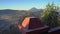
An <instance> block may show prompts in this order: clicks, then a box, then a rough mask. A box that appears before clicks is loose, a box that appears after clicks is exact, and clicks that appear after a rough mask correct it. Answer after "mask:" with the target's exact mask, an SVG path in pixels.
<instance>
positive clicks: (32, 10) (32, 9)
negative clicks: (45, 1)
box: [29, 7, 38, 12]
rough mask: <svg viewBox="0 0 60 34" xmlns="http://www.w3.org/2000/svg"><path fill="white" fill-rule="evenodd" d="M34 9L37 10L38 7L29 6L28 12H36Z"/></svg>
mask: <svg viewBox="0 0 60 34" xmlns="http://www.w3.org/2000/svg"><path fill="white" fill-rule="evenodd" d="M36 11H38V9H37V8H35V7H33V8H31V9H30V10H29V12H36Z"/></svg>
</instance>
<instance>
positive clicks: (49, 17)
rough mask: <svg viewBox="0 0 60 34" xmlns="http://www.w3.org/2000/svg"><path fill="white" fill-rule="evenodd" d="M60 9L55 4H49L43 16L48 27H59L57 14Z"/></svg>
mask: <svg viewBox="0 0 60 34" xmlns="http://www.w3.org/2000/svg"><path fill="white" fill-rule="evenodd" d="M57 10H58V7H57V6H55V4H54V3H52V4H50V3H48V4H47V5H46V8H45V10H44V12H43V13H42V15H41V19H42V22H43V23H44V24H46V25H48V26H51V27H55V26H57V17H58V13H57Z"/></svg>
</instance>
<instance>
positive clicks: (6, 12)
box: [0, 9, 18, 15]
mask: <svg viewBox="0 0 60 34" xmlns="http://www.w3.org/2000/svg"><path fill="white" fill-rule="evenodd" d="M17 11H18V10H11V9H5V10H0V15H2V14H14V13H16V12H17Z"/></svg>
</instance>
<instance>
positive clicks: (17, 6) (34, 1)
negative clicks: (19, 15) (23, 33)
mask: <svg viewBox="0 0 60 34" xmlns="http://www.w3.org/2000/svg"><path fill="white" fill-rule="evenodd" d="M53 1H54V3H55V4H56V5H58V6H60V0H0V10H1V9H14V10H29V9H31V8H32V7H36V8H38V9H44V8H45V6H46V5H47V4H48V3H52V2H53Z"/></svg>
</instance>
